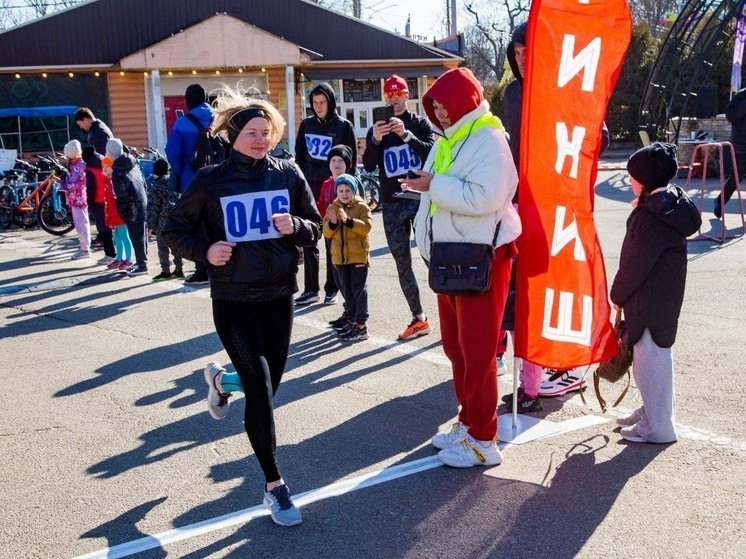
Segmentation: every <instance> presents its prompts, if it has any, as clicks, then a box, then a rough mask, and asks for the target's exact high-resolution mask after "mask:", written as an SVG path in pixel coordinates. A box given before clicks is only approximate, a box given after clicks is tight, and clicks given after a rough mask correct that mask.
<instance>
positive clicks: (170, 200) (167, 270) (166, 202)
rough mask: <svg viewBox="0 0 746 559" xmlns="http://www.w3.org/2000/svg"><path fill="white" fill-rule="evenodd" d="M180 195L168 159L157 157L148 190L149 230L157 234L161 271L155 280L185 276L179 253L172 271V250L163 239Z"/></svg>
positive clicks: (175, 257) (156, 240)
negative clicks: (170, 173)
mask: <svg viewBox="0 0 746 559" xmlns="http://www.w3.org/2000/svg"><path fill="white" fill-rule="evenodd" d="M180 195H181V193H180V192H176V191H175V190H174V189H173V188H172V183H171V177H170V176H169V171H168V161H166V160H165V159H162V158H160V159H156V161H155V163H154V164H153V180H152V183H151V185H150V189H149V190H148V230H150V231H152V232H153V234H154V235H155V242H156V245H157V246H158V262H159V264H160V265H161V273H160V274H158V275H157V276H155V277H154V278H153V281H165V280H170V279H175V278H183V277H184V271H183V261H182V259H181V257H180V256H177V255H174V271H173V273H171V251H170V250H169V248H168V245H167V244H166V243H165V241H164V240H163V234H162V231H163V229H164V227H166V221H167V220H168V214H170V213H171V210H173V209H174V206H175V205H176V202H178V200H179V196H180Z"/></svg>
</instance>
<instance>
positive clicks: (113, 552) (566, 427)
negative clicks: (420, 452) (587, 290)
mask: <svg viewBox="0 0 746 559" xmlns="http://www.w3.org/2000/svg"><path fill="white" fill-rule="evenodd" d="M542 421H547V420H542ZM603 421H604V420H603V418H600V417H596V416H593V415H586V416H582V417H577V418H575V419H570V420H567V421H562V422H560V423H559V424H557V425H560V426H561V429H560V430H558V431H557V432H556V433H555V434H561V433H568V432H570V431H575V430H577V429H583V428H585V427H590V426H593V425H596V424H598V423H603ZM552 436H553V435H552ZM510 446H511V445H509V444H505V445H500V447H501V448H503V449H505V448H509V447H510ZM441 466H443V463H442V462H441V461H440V460H438V458H437V456H430V457H428V458H421V459H419V460H413V461H411V462H405V463H404V464H399V465H397V466H391V467H389V468H384V469H383V470H378V471H375V472H371V473H368V474H363V475H360V476H356V477H354V478H351V479H348V480H344V481H339V482H337V483H332V484H331V485H327V486H325V487H321V488H319V489H312V490H311V491H306V492H305V493H300V494H298V495H295V496H293V502H294V503H295V505H296V506H297V507H298V508H301V507H303V506H305V505H308V504H311V503H315V502H317V501H322V500H324V499H329V498H331V497H338V496H340V495H345V494H346V493H351V492H352V491H356V490H358V489H365V488H366V487H373V486H374V485H378V484H380V483H386V482H389V481H393V480H395V479H399V478H402V477H406V476H410V475H414V474H418V473H421V472H425V471H427V470H432V469H433V468H439V467H441ZM262 516H269V510H267V509H266V508H265V507H264V505H256V506H253V507H250V508H248V509H244V510H240V511H236V512H232V513H229V514H226V515H223V516H218V517H216V518H211V519H209V520H203V521H202V522H197V523H195V524H191V525H189V526H184V527H183V528H175V529H174V530H169V531H167V532H162V533H160V534H155V535H153V536H146V537H144V538H140V539H137V540H133V541H131V542H127V543H123V544H119V545H115V546H113V547H108V548H105V549H101V550H99V551H95V552H93V553H88V554H86V555H80V556H78V557H76V558H75V559H118V558H120V557H129V556H131V555H135V554H136V553H142V552H144V551H147V550H149V549H155V548H157V547H163V546H166V545H168V544H171V543H175V542H178V541H182V540H186V539H189V538H193V537H196V536H201V535H204V534H208V533H210V532H214V531H216V530H222V529H224V528H230V527H231V526H236V525H237V524H246V523H247V522H250V521H251V520H254V519H256V518H259V517H262Z"/></svg>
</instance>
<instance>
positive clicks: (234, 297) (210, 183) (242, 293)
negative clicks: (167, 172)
mask: <svg viewBox="0 0 746 559" xmlns="http://www.w3.org/2000/svg"><path fill="white" fill-rule="evenodd" d="M283 191H287V194H288V195H289V205H287V204H286V202H287V200H286V199H285V198H284V192H283ZM262 192H277V195H276V196H274V197H273V198H272V204H274V203H275V201H276V200H280V202H281V203H280V204H279V205H278V206H277V207H273V208H266V206H264V205H263V204H259V205H257V204H255V205H254V206H253V207H252V208H250V209H247V213H246V215H245V219H244V217H241V216H243V214H241V216H239V213H240V212H236V211H233V213H231V214H229V216H230V217H232V218H233V219H232V220H231V222H230V224H232V225H233V227H238V228H239V229H244V230H245V229H246V228H247V227H248V228H249V229H254V230H259V231H265V232H266V231H267V230H268V228H269V227H273V225H272V224H271V221H270V218H271V214H272V213H281V212H285V211H287V212H288V213H290V214H291V215H292V216H293V222H294V225H295V232H294V233H293V234H292V235H286V236H282V237H280V238H274V239H262V240H256V241H242V242H239V243H238V244H237V245H236V246H235V247H234V248H233V254H232V255H231V258H230V260H229V261H228V263H227V264H226V265H225V266H213V265H211V264H210V263H209V262H207V249H208V248H210V246H211V245H212V244H214V243H216V242H217V241H225V240H227V239H228V235H227V234H226V227H225V223H226V217H225V214H224V212H223V204H226V207H228V204H230V203H231V200H230V197H235V196H239V195H245V194H253V193H262ZM234 200H235V198H234ZM234 210H235V207H234ZM237 216H238V217H237ZM236 224H239V225H236ZM161 234H162V236H163V239H164V241H165V242H166V244H167V245H168V246H169V247H170V248H171V250H173V252H174V254H176V255H178V256H181V257H183V258H187V259H189V260H193V261H200V262H205V263H207V271H208V275H209V277H210V290H211V296H212V298H213V299H218V300H222V301H272V300H275V299H278V298H280V297H286V296H289V295H292V294H293V293H295V292H296V291H297V290H298V288H297V285H296V281H295V274H296V272H297V271H298V250H297V248H296V247H298V246H311V245H314V244H316V242H318V240H319V238H320V236H321V216H319V212H318V210H317V209H316V202H315V201H314V199H313V195H312V194H311V190H310V188H309V187H308V184H307V183H306V181H305V179H304V177H303V174H302V173H301V172H300V171H299V169H298V167H297V166H296V165H295V163H293V162H291V161H286V160H280V159H275V158H274V157H271V156H268V157H265V158H264V159H261V160H258V161H257V160H255V159H252V158H250V157H247V156H245V155H243V154H241V153H239V152H238V151H236V150H233V151H232V152H231V154H230V157H229V158H228V159H227V160H226V161H224V162H223V163H220V164H219V165H214V166H211V167H205V168H204V169H200V170H199V171H198V172H197V174H196V175H195V177H194V179H193V180H192V182H191V183H190V184H189V188H187V189H186V190H185V191H184V193H183V194H182V195H181V199H180V200H179V201H178V202H177V204H176V207H175V208H174V209H173V210H172V211H171V213H170V214H169V217H168V221H167V222H166V227H165V229H164V230H163V231H162V233H161Z"/></svg>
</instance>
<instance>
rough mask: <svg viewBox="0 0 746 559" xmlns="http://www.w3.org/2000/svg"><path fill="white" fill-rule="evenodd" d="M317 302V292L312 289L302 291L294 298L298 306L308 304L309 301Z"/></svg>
mask: <svg viewBox="0 0 746 559" xmlns="http://www.w3.org/2000/svg"><path fill="white" fill-rule="evenodd" d="M318 302H319V294H318V293H314V292H313V291H304V292H303V293H301V296H300V297H298V298H297V299H296V300H295V304H296V305H298V306H303V305H310V304H311V303H318Z"/></svg>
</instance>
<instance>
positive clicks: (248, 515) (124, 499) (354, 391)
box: [0, 158, 746, 559]
mask: <svg viewBox="0 0 746 559" xmlns="http://www.w3.org/2000/svg"><path fill="white" fill-rule="evenodd" d="M616 159H617V161H618V160H619V158H616ZM608 162H611V163H613V162H614V159H611V160H610V161H608ZM606 169H607V170H603V171H600V172H599V176H598V182H597V187H596V206H595V208H596V214H595V216H596V221H597V227H598V233H599V238H600V240H601V245H602V249H603V252H604V256H605V261H606V265H607V274H608V277H609V281H610V280H611V279H612V278H613V275H614V273H615V272H616V268H617V265H618V255H619V249H620V247H621V241H622V238H623V235H624V225H625V220H626V218H627V216H628V214H629V211H630V206H629V202H630V201H631V200H632V197H633V196H632V192H631V189H630V186H629V182H628V179H627V175H626V173H624V172H623V171H622V170H616V169H614V168H613V167H612V168H606ZM676 182H677V183H678V184H680V185H682V186H683V185H684V182H685V181H684V180H683V179H682V180H677V181H676ZM706 184H707V186H708V192H707V199H706V200H705V214H704V224H703V228H704V230H709V229H711V228H715V230H716V231H717V228H718V227H719V222H718V221H717V220H715V219H714V217H713V216H712V213H711V208H712V203H713V199H714V196H715V192H716V188H717V187H716V186H715V180H714V179H708V180H707V182H706ZM690 187H691V188H690V190H691V191H692V194H694V195H695V200H698V191H697V190H696V189H697V188H698V187H699V182H697V183H696V184H692V185H690ZM736 210H737V204H736V203H735V202H731V203H730V204H729V205H728V207H727V212H728V213H727V214H726V216H727V221H726V223H727V225H728V227H729V231H730V232H731V233H742V232H743V229H742V227H741V221H740V218H738V217H737V216H736V214H735V211H736ZM76 244H77V243H76V239H75V238H74V235H73V234H68V235H66V236H63V237H53V236H50V235H48V234H46V233H44V232H43V231H41V230H19V229H10V230H7V231H0V316H1V317H2V328H1V329H0V355H2V359H1V360H0V372H1V373H2V377H1V378H2V379H3V381H4V382H3V385H2V386H3V389H2V391H0V402H1V404H2V405H1V406H0V456H2V462H1V465H0V479H1V480H2V494H1V495H0V526H1V528H0V557H3V558H8V559H11V558H12V559H16V558H45V559H46V558H50V557H55V558H74V557H109V558H113V557H138V558H146V559H151V558H161V557H178V558H202V557H217V558H223V557H235V558H246V557H252V558H253V557H299V558H300V557H303V558H306V557H343V558H346V557H356V558H359V557H372V558H373V557H374V558H378V557H392V558H393V557H428V558H429V557H444V558H450V557H453V558H460V557H469V558H471V557H511V558H512V557H516V558H564V557H587V558H594V559H596V558H599V557H601V558H607V557H608V558H627V557H635V558H648V557H650V558H657V557H677V558H678V557H708V558H719V557H723V558H725V557H728V558H731V557H746V528H745V527H744V524H745V523H744V519H746V490H745V489H744V485H745V483H746V461H745V460H744V459H745V458H746V427H744V420H743V409H744V405H745V404H746V393H745V392H744V390H743V385H744V380H745V379H744V367H743V363H744V362H746V346H745V345H744V343H743V332H744V329H745V327H746V313H745V312H744V310H746V305H745V304H744V293H746V273H744V272H746V264H745V257H746V244H744V242H743V238H736V239H731V240H728V241H726V242H725V243H723V244H719V243H717V242H713V241H701V242H691V243H690V245H689V273H688V279H687V292H686V297H685V301H684V306H683V309H682V315H681V319H680V323H679V334H678V338H677V341H676V345H675V346H674V361H675V370H676V392H677V425H678V431H679V435H680V440H679V442H677V443H675V444H672V445H648V444H633V443H627V442H625V441H623V440H622V439H621V437H620V436H619V433H618V428H617V427H616V425H615V424H614V419H615V418H616V417H617V416H618V415H620V414H622V413H625V412H628V411H631V410H632V409H634V408H635V407H637V406H638V405H639V404H640V397H639V393H638V392H637V390H636V388H635V387H634V386H633V387H632V388H631V389H630V393H629V394H628V396H627V397H626V399H625V400H624V401H623V402H622V404H621V405H620V408H619V409H616V410H611V411H609V412H608V413H606V414H602V413H601V412H600V409H599V406H598V403H597V402H596V399H595V396H594V394H593V388H592V387H589V388H588V389H587V390H586V392H585V396H586V401H587V405H586V404H584V403H583V402H582V401H581V399H580V397H579V395H578V394H577V393H574V394H570V395H567V396H562V397H559V398H552V399H544V400H543V403H544V411H543V412H540V413H537V414H532V417H534V418H535V421H534V422H533V423H532V424H531V425H528V426H526V428H525V433H526V435H525V436H524V437H523V438H522V439H520V438H519V439H516V441H515V443H514V444H507V445H505V444H504V443H503V445H504V448H503V455H504V457H505V461H504V463H503V464H502V465H500V466H497V467H494V468H489V469H483V468H471V469H467V470H457V469H451V468H447V467H445V466H441V465H440V464H439V462H438V461H437V459H436V458H435V454H436V451H435V449H434V448H432V447H431V445H430V444H429V440H430V437H431V436H432V435H433V434H434V433H435V432H436V430H437V429H438V428H443V427H445V426H447V425H448V424H449V423H450V422H452V421H453V420H454V417H455V414H456V402H455V398H454V396H453V391H452V388H451V384H450V369H449V366H448V362H447V360H446V359H445V357H444V355H443V353H442V350H441V347H440V336H439V333H438V332H439V324H438V319H437V314H436V306H435V298H434V296H433V294H432V293H431V292H430V291H429V289H428V288H427V282H426V274H425V267H424V264H423V263H422V261H421V260H420V259H419V257H418V256H415V259H414V260H415V261H414V265H415V271H416V274H417V277H418V278H419V280H420V286H421V293H422V299H423V304H424V307H425V311H426V313H427V314H428V316H429V318H430V320H431V324H432V326H433V331H432V333H430V334H429V335H427V336H423V337H420V338H417V339H415V340H412V341H409V342H405V343H402V342H398V341H396V334H397V332H399V331H400V330H402V329H403V328H404V327H405V326H406V324H407V323H408V321H409V318H410V315H409V312H408V309H407V306H406V303H405V301H404V297H403V295H402V294H401V290H400V288H399V285H398V279H397V274H396V270H395V267H394V264H393V260H392V259H391V256H390V254H389V252H388V249H387V247H386V243H385V239H384V235H383V228H382V223H381V215H380V214H374V226H373V232H372V267H371V270H370V275H369V278H370V282H369V290H370V308H371V317H370V321H369V324H368V329H369V332H370V334H371V337H370V339H369V340H367V341H364V342H359V343H352V344H345V343H342V342H340V341H338V340H337V339H336V337H335V336H334V335H333V334H332V333H331V331H330V330H329V329H328V327H327V321H329V320H331V319H333V318H336V317H337V316H338V315H339V313H340V312H341V306H340V305H339V304H338V305H330V306H323V305H312V306H310V307H307V308H300V309H298V310H297V311H296V320H295V325H294V331H293V339H292V345H291V350H290V357H289V361H288V367H287V373H286V375H285V377H284V380H283V383H282V385H281V387H280V390H279V393H278V394H277V397H276V400H275V403H276V421H277V436H278V458H279V463H280V467H281V470H282V473H283V476H284V478H285V480H286V481H287V483H288V485H289V487H290V489H291V492H292V494H293V495H294V496H295V499H296V503H297V504H299V505H300V506H301V512H302V513H303V518H304V522H303V524H302V525H301V526H299V527H296V528H281V527H278V526H275V525H274V524H273V523H272V522H271V520H270V519H269V517H268V516H267V513H266V511H265V510H264V509H263V508H262V507H261V498H262V475H261V471H260V469H259V467H258V465H257V463H256V460H255V458H254V457H253V455H252V454H251V450H250V446H249V444H248V440H247V437H246V435H245V433H244V431H243V424H242V414H243V408H244V401H243V399H242V398H241V397H236V398H234V399H233V402H232V407H231V409H230V411H229V413H228V416H227V417H226V419H224V420H222V421H215V420H213V419H211V418H210V416H209V415H208V413H207V409H206V406H205V402H204V398H205V396H206V386H205V384H204V380H203V378H202V368H203V367H204V366H205V364H206V363H207V362H208V361H210V360H213V359H217V360H219V361H221V362H225V361H227V356H226V354H225V352H224V350H223V348H222V346H221V344H220V342H219V340H218V338H217V336H216V335H215V333H214V331H213V327H212V318H211V310H210V299H209V297H208V289H207V288H206V287H201V288H200V287H197V288H191V287H185V286H184V285H183V283H181V282H177V281H167V282H163V283H153V282H152V281H151V277H152V276H155V275H156V274H157V273H158V271H159V270H158V269H157V265H155V263H156V262H157V256H156V250H155V245H151V247H150V257H151V267H150V276H149V277H148V276H140V277H128V276H126V275H123V274H115V273H109V272H105V271H102V270H101V267H98V266H96V265H95V264H94V262H93V261H80V260H79V261H71V260H70V256H71V255H72V254H73V253H74V252H75V250H76V248H77V247H76ZM414 254H415V255H417V252H416V249H415V252H414ZM95 256H96V257H100V256H102V253H96V254H95ZM299 277H300V278H301V280H302V272H301V274H299ZM661 289H665V286H661ZM507 357H508V359H507V360H506V361H507V362H508V363H509V364H511V365H512V355H511V354H510V353H508V356H507ZM511 387H512V377H511V375H506V376H504V377H501V378H500V392H501V394H502V393H506V392H509V391H510V390H511ZM620 390H621V387H620V386H617V385H609V384H606V385H605V386H604V393H605V395H607V396H608V399H613V397H614V395H615V394H618V392H619V391H620ZM498 411H499V413H500V414H501V418H502V419H501V422H505V421H508V422H509V416H508V415H507V413H508V412H507V411H506V410H505V409H504V406H502V405H501V406H500V408H499V410H498ZM506 425H507V427H506ZM509 425H510V424H509V423H501V433H502V436H503V438H504V439H510V438H511V437H510V435H511V432H510V427H509ZM539 433H541V436H539V435H538V434H539ZM534 435H535V436H534Z"/></svg>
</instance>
